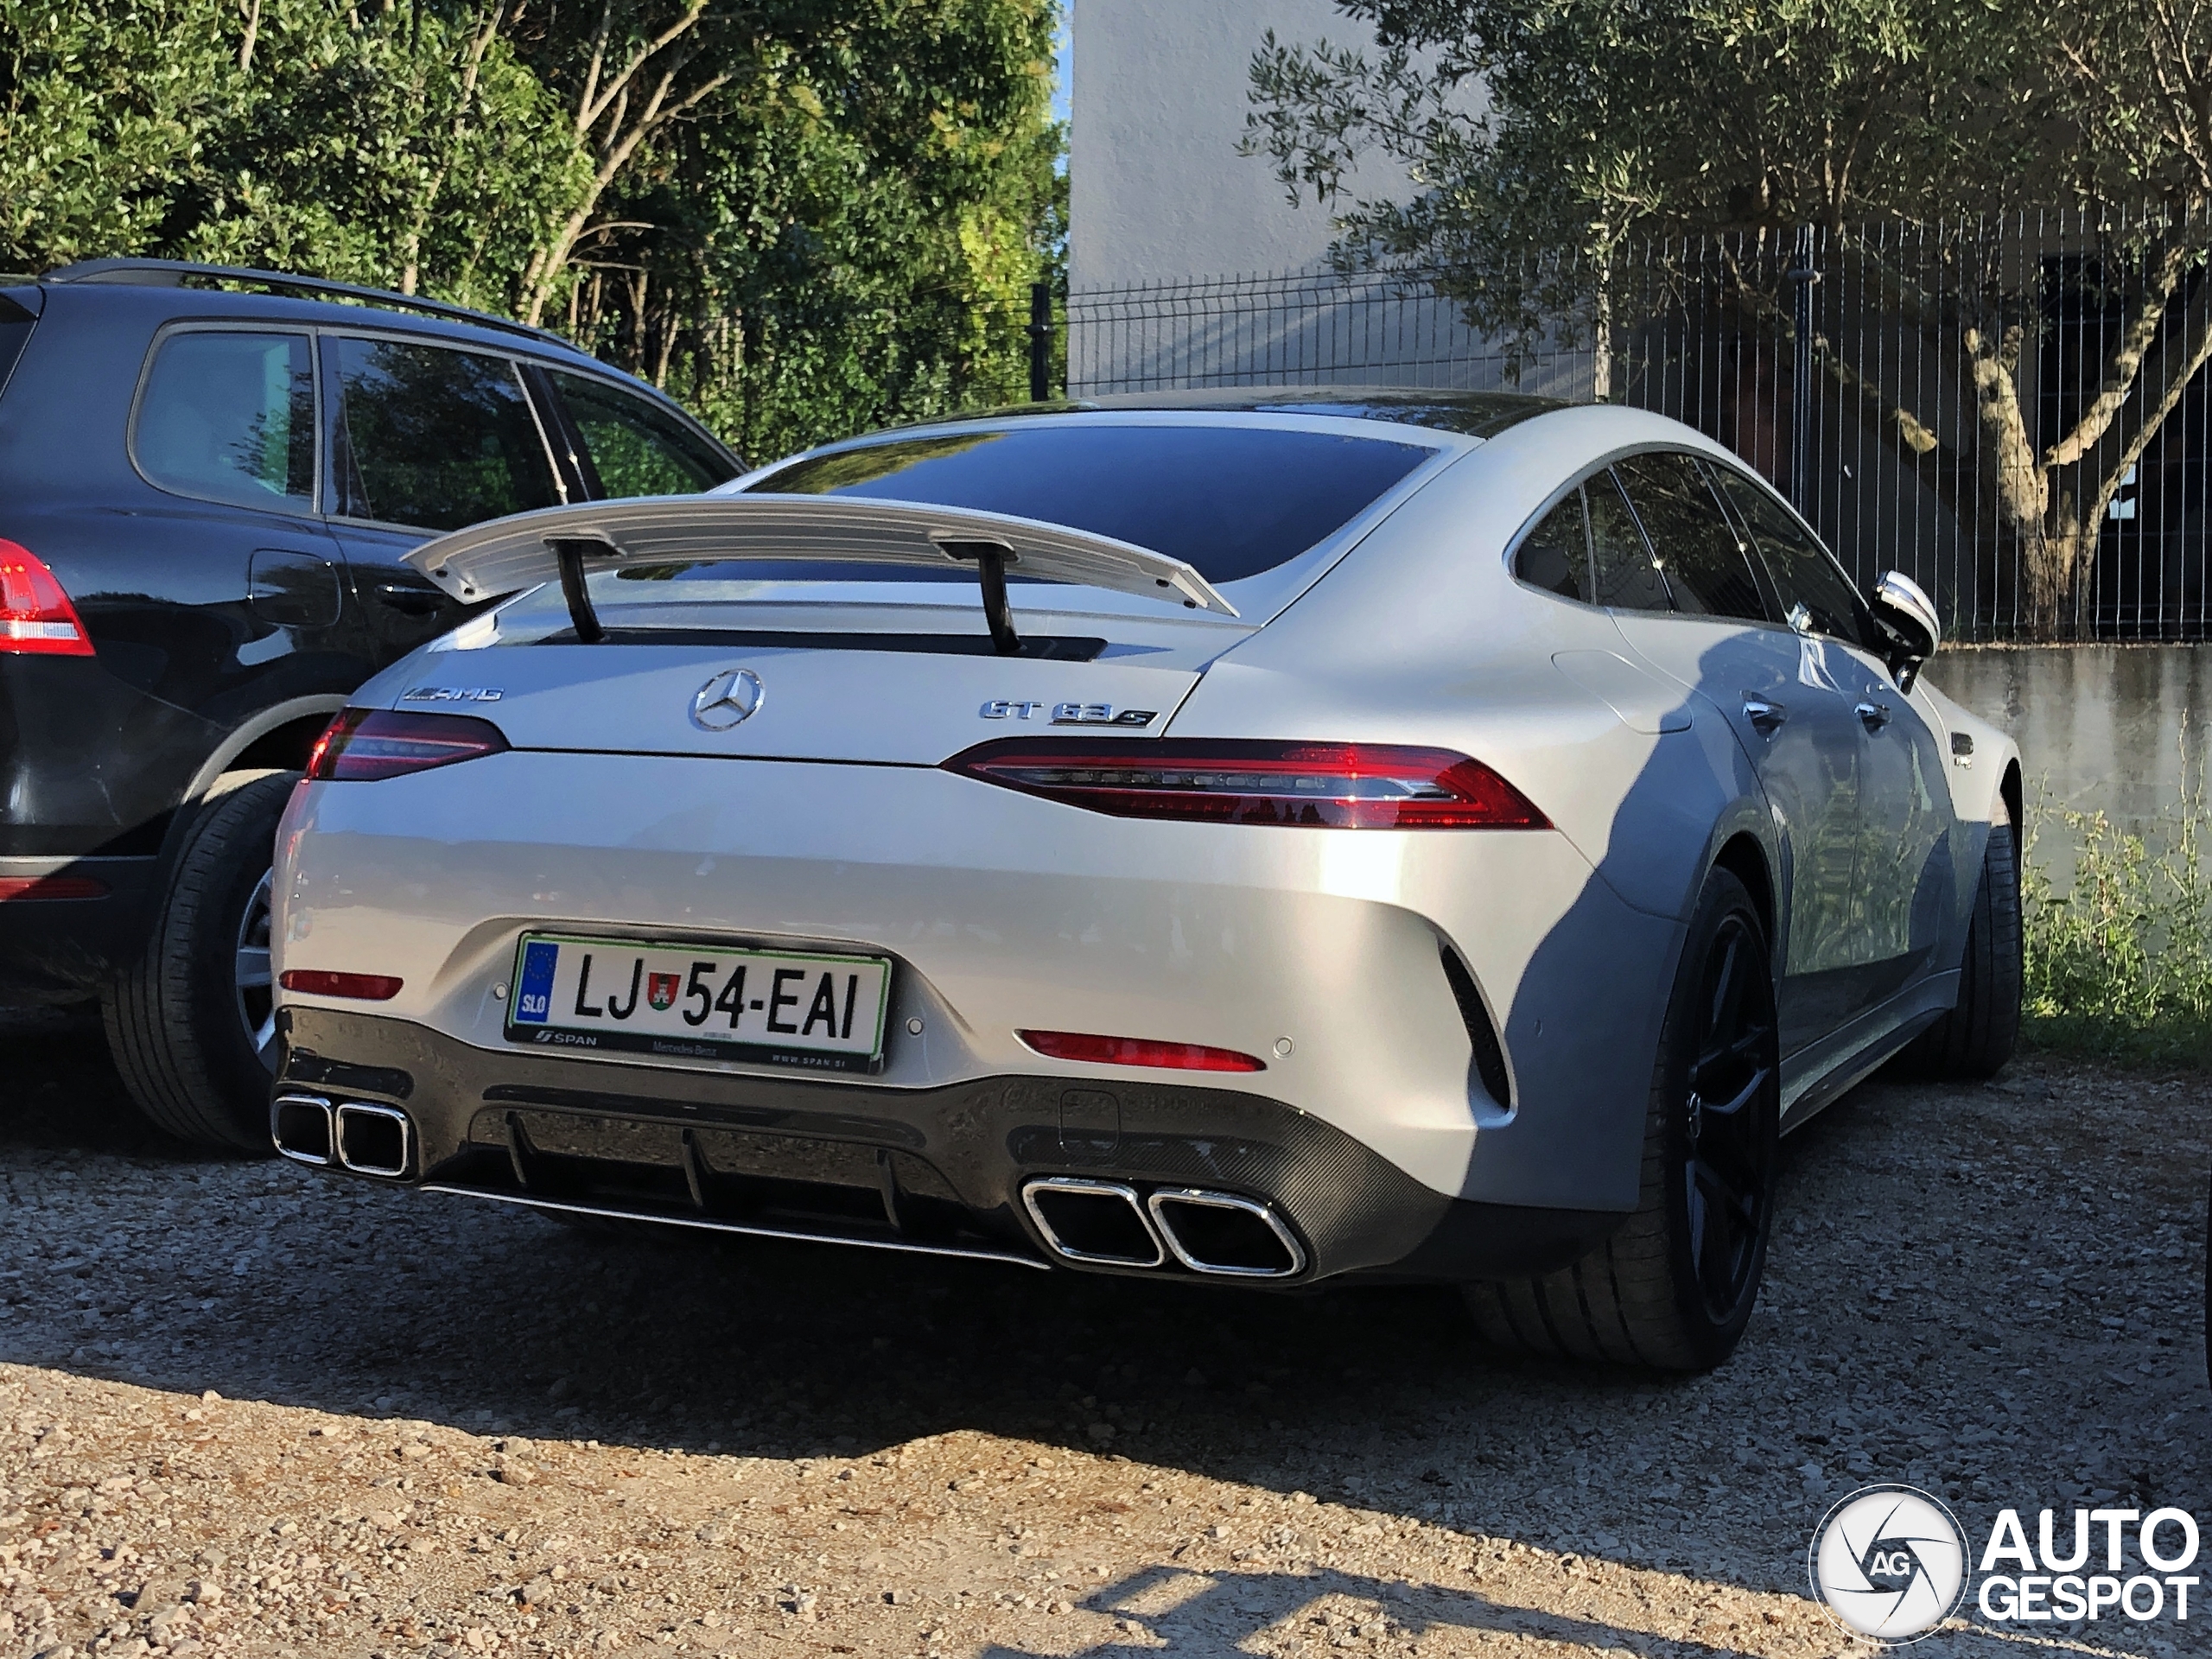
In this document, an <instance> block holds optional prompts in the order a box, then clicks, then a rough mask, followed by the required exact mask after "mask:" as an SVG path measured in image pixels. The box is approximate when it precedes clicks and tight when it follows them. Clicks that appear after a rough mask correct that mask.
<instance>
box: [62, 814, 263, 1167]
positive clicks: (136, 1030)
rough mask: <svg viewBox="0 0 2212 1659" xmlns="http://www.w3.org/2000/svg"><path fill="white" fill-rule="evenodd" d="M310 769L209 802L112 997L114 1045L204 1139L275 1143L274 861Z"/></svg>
mask: <svg viewBox="0 0 2212 1659" xmlns="http://www.w3.org/2000/svg"><path fill="white" fill-rule="evenodd" d="M298 778H299V774H298V773H297V772H260V773H256V774H252V775H251V776H249V777H246V778H245V779H244V780H243V781H239V782H238V783H236V785H235V786H233V787H232V788H230V789H229V790H227V791H226V792H225V793H223V794H221V795H219V796H218V797H217V798H214V799H213V800H212V801H209V802H208V803H207V804H204V805H203V806H201V808H200V811H199V815H198V817H196V818H195V819H194V823H193V824H192V827H191V829H189V830H188V832H187V833H186V836H185V840H184V844H183V846H182V847H181V849H179V851H178V854H177V858H176V862H175V867H174V868H175V874H174V875H173V877H172V879H171V880H170V883H169V890H168V895H167V896H166V898H165V899H164V900H163V902H162V909H161V913H160V916H159V918H157V919H156V923H155V926H154V930H153V934H152V937H151V938H149V940H148V941H147V945H146V949H145V951H144V952H143V954H142V955H141V956H140V957H139V958H138V959H137V961H136V962H134V963H131V964H130V966H129V967H127V968H126V969H124V970H123V971H122V972H120V973H118V974H117V975H116V976H115V977H114V978H113V979H112V980H111V981H110V982H109V984H108V986H107V988H106V991H105V995H103V997H102V999H101V1007H102V1011H103V1013H104V1014H105V1016H106V1020H107V1035H108V1046H109V1048H110V1050H111V1052H113V1054H114V1057H115V1064H116V1069H117V1070H118V1071H120V1072H121V1073H122V1074H123V1081H124V1085H125V1086H126V1087H127V1088H128V1089H129V1090H130V1096H131V1098H132V1099H133V1100H134V1101H136V1102H137V1105H138V1108H139V1109H140V1110H141V1111H143V1113H144V1114H145V1115H146V1116H147V1117H149V1119H151V1120H152V1121H153V1122H155V1123H156V1124H157V1125H158V1126H159V1127H161V1128H164V1129H166V1130H168V1132H169V1133H170V1134H171V1135H177V1136H179V1137H181V1138H182V1139H184V1140H187V1141H197V1142H199V1143H200V1144H201V1145H203V1146H210V1147H222V1148H226V1149H228V1150H232V1151H238V1152H255V1153H267V1152H269V1151H270V1150H271V1147H270V1139H269V1083H270V1077H271V1075H272V1073H273V1071H274V1067H275V1065H276V1059H277V1035H276V1014H275V1007H274V987H273V985H272V984H271V982H270V971H269V943H270V941H269V924H270V864H271V862H272V860H273V855H274V853H275V848H276V840H277V819H278V818H279V817H282V816H283V810H284V803H285V801H286V800H287V799H289V797H290V795H291V792H292V785H293V784H294V783H296V781H297V780H298Z"/></svg>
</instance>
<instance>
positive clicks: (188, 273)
mask: <svg viewBox="0 0 2212 1659" xmlns="http://www.w3.org/2000/svg"><path fill="white" fill-rule="evenodd" d="M188 277H206V278H208V279H210V280H214V281H220V282H226V283H251V285H252V286H254V287H256V288H265V289H270V290H272V291H274V292H276V293H280V294H283V293H292V294H298V295H302V296H308V297H311V298H312V297H319V296H325V295H327V296H331V297H333V298H336V299H348V300H359V301H362V302H365V303H367V304H370V305H381V306H385V307H388V308H391V309H392V310H395V311H419V312H421V313H422V314H423V315H425V316H432V317H446V318H448V319H450V320H452V321H455V322H468V323H474V324H475V325H476V327H480V328H496V329H498V330H499V331H500V332H501V333H503V334H524V335H526V336H528V337H529V338H530V339H531V340H544V341H546V342H548V343H550V344H551V345H555V346H564V347H566V348H567V349H568V350H569V351H575V349H576V346H575V343H574V342H572V341H570V340H564V339H563V338H562V337H561V336H560V335H559V334H555V333H554V332H553V331H552V330H551V329H550V328H537V327H532V326H531V324H529V323H526V322H517V321H515V320H514V319H513V318H512V317H502V316H499V315H495V314H493V313H492V312H489V311H475V310H472V309H470V308H468V307H467V306H465V305H448V304H447V303H446V302H444V301H443V300H426V299H423V298H420V297H418V296H416V295H413V294H395V293H392V292H391V290H390V289H382V288H364V287H361V286H359V284H358V283H334V282H331V281H330V280H328V279H327V278H326V277H294V276H289V275H287V274H286V273H284V272H283V271H278V270H251V269H250V268H249V267H247V266H245V265H203V264H194V263H193V262H192V261H190V260H188V259H83V260H79V262H78V263H77V264H73V265H63V266H60V268H58V269H56V270H49V271H48V272H47V273H46V275H45V276H43V277H40V278H38V280H39V281H41V282H48V283H120V284H124V285H126V286H130V287H134V288H181V287H183V286H184V284H185V282H186V279H187V278H188Z"/></svg>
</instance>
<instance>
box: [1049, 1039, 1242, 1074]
mask: <svg viewBox="0 0 2212 1659" xmlns="http://www.w3.org/2000/svg"><path fill="white" fill-rule="evenodd" d="M1014 1035H1015V1036H1017V1037H1019V1038H1020V1039H1021V1040H1022V1041H1023V1042H1025V1043H1027V1044H1028V1045H1029V1046H1030V1047H1032V1048H1033V1049H1035V1050H1036V1051H1037V1052H1039V1054H1042V1055H1043V1056H1045V1058H1047V1059H1051V1060H1080V1061H1084V1062H1087V1063H1089V1064H1091V1065H1156V1066H1163V1067H1165V1068H1166V1069H1167V1070H1168V1071H1266V1070H1267V1069H1268V1067H1267V1063H1266V1062H1265V1061H1263V1060H1261V1059H1259V1058H1255V1056H1253V1055H1250V1054H1239V1053H1238V1052H1236V1050H1235V1049H1233V1048H1208V1047H1206V1046H1205V1045H1204V1044H1203V1043H1156V1042H1154V1041H1153V1040H1152V1039H1149V1038H1147V1037H1093V1036H1090V1035H1089V1034H1088V1033H1084V1032H1079V1031H1017V1032H1016V1033H1014Z"/></svg>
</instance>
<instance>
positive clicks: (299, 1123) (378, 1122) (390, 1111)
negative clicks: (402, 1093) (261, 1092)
mask: <svg viewBox="0 0 2212 1659" xmlns="http://www.w3.org/2000/svg"><path fill="white" fill-rule="evenodd" d="M269 1131H270V1139H272V1140H273V1141H276V1143H277V1151H279V1152H281V1153H283V1154H284V1156H285V1157H287V1158H289V1159H290V1160H292V1161H293V1162H294V1163H296V1164H312V1165H314V1166H315V1167H316V1168H318V1169H327V1168H328V1167H329V1166H331V1165H333V1164H338V1165H341V1166H344V1167H345V1168H346V1169H350V1170H352V1171H353V1173H355V1174H356V1175H382V1176H385V1177H386V1178H387V1179H397V1177H399V1176H402V1175H404V1174H405V1173H407V1159H408V1154H409V1152H410V1150H411V1147H410V1141H412V1140H413V1138H414V1130H413V1129H412V1128H411V1127H410V1125H409V1123H408V1121H407V1114H406V1113H404V1112H403V1111H401V1110H400V1109H398V1108H397V1106H372V1105H370V1104H368V1103H365V1102H362V1101H348V1102H346V1103H345V1104H344V1105H342V1106H337V1107H334V1106H332V1104H331V1103H329V1102H328V1101H327V1100H326V1099H324V1098H323V1097H322V1096H321V1095H279V1096H277V1099H276V1102H275V1103H274V1104H272V1105H271V1106H270V1109H269Z"/></svg>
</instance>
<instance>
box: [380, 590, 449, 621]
mask: <svg viewBox="0 0 2212 1659" xmlns="http://www.w3.org/2000/svg"><path fill="white" fill-rule="evenodd" d="M377 597H378V599H380V600H382V601H384V602H385V604H387V605H389V606H391V608H392V609H393V610H395V611H405V612H407V613H409V614H410V616H428V615H429V613H431V612H432V611H435V610H436V609H437V608H438V607H439V605H441V604H442V603H443V602H444V599H445V595H444V594H441V593H439V592H438V591H437V589H435V588H418V587H416V585H415V584H414V583H413V582H378V584H377Z"/></svg>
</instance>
